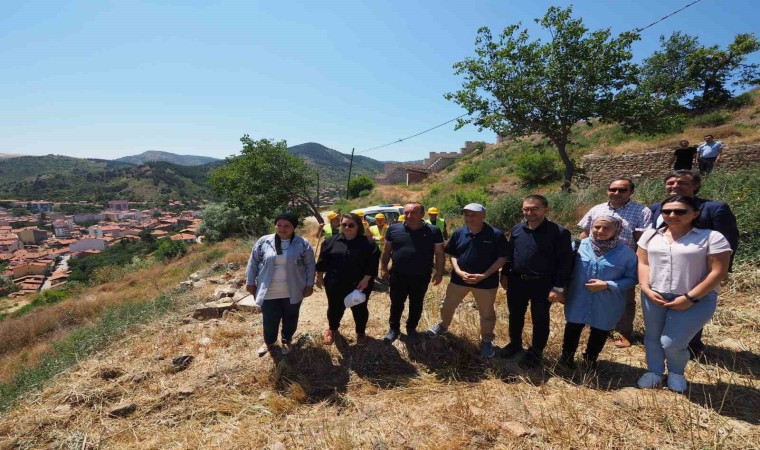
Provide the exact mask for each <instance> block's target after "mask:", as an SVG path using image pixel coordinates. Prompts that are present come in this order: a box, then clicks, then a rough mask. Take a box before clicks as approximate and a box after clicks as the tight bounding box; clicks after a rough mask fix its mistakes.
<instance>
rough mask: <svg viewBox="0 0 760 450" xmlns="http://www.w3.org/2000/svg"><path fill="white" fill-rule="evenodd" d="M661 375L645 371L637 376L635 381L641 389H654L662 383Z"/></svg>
mask: <svg viewBox="0 0 760 450" xmlns="http://www.w3.org/2000/svg"><path fill="white" fill-rule="evenodd" d="M662 378H663V377H662V375H657V374H656V373H654V372H647V373H645V374H644V375H642V376H641V378H639V382H638V383H637V384H638V386H639V387H640V388H641V389H654V388H656V387H659V386H660V385H662Z"/></svg>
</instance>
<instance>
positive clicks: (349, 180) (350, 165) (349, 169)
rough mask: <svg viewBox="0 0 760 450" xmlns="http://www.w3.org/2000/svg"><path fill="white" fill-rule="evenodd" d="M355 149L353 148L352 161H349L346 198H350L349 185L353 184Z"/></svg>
mask: <svg viewBox="0 0 760 450" xmlns="http://www.w3.org/2000/svg"><path fill="white" fill-rule="evenodd" d="M354 150H355V148H352V149H351V161H350V162H349V163H348V181H346V199H348V186H349V185H350V184H351V168H352V167H353V166H354Z"/></svg>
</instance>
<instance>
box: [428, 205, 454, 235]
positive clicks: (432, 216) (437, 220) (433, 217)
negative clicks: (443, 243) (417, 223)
mask: <svg viewBox="0 0 760 450" xmlns="http://www.w3.org/2000/svg"><path fill="white" fill-rule="evenodd" d="M427 212H428V219H426V220H425V222H427V223H429V224H430V225H435V226H437V227H438V229H439V230H441V233H443V239H444V240H448V239H449V232H448V231H447V230H446V221H444V220H443V217H438V208H430V209H428V211H427Z"/></svg>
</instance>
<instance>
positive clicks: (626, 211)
mask: <svg viewBox="0 0 760 450" xmlns="http://www.w3.org/2000/svg"><path fill="white" fill-rule="evenodd" d="M601 216H612V217H617V218H618V219H620V220H622V221H623V231H621V232H620V239H621V240H622V241H623V242H625V243H626V245H628V246H629V247H631V248H636V241H634V240H633V232H634V231H636V230H644V229H646V228H648V227H649V224H650V222H651V220H652V211H651V210H650V209H649V208H647V207H646V206H644V205H642V204H641V203H638V202H634V201H633V200H629V201H628V203H626V204H625V205H623V206H622V207H620V208H613V207H612V206H610V204H609V202H607V203H601V204H599V205H596V206H594V207H593V208H591V209H590V210H589V211H588V212H587V213H586V215H585V216H583V218H582V219H581V220H580V221H579V222H578V227H580V228H582V229H584V230H585V231H586V232H587V233H588V232H590V231H591V224H592V223H593V222H594V220H596V219H597V218H598V217H601Z"/></svg>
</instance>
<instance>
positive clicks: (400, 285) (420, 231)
mask: <svg viewBox="0 0 760 450" xmlns="http://www.w3.org/2000/svg"><path fill="white" fill-rule="evenodd" d="M424 216H425V209H424V208H423V207H422V205H421V204H419V203H416V202H413V203H409V204H407V205H406V206H404V217H405V219H404V222H403V223H396V224H393V225H391V226H390V228H388V231H387V232H386V234H385V247H384V248H383V254H382V256H381V258H380V273H381V275H382V277H383V279H385V280H387V281H388V282H389V284H390V290H391V292H390V296H391V314H390V319H389V320H388V322H389V324H390V330H388V334H386V335H385V337H384V338H383V340H385V341H386V342H393V341H395V340H396V339H397V338H398V337H399V335H400V334H401V315H402V314H403V312H404V303H405V302H406V298H407V297H409V316H408V317H407V319H406V333H407V337H408V339H409V342H410V343H415V342H418V341H419V338H420V337H419V333H417V325H418V324H419V322H420V317H422V309H423V302H424V300H425V293H426V292H427V288H428V284H429V283H430V276H431V271H432V269H433V256H434V255H435V274H434V275H433V284H435V285H438V284H440V283H441V279H442V278H443V268H444V263H445V259H444V258H445V255H444V253H443V235H442V234H441V230H439V229H438V227H435V226H433V225H430V224H427V223H425V222H424V221H423V217H424ZM391 260H393V265H392V266H391V269H390V270H388V263H389V262H390V261H391Z"/></svg>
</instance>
